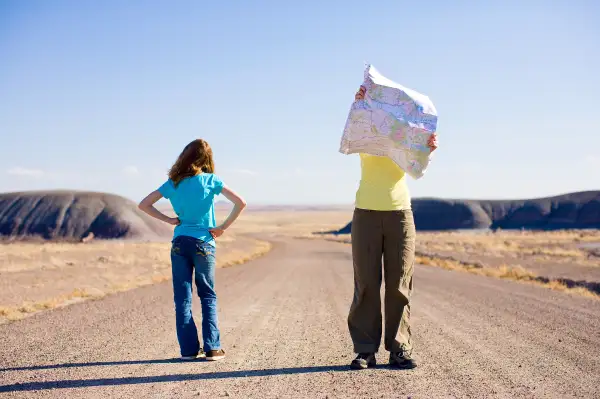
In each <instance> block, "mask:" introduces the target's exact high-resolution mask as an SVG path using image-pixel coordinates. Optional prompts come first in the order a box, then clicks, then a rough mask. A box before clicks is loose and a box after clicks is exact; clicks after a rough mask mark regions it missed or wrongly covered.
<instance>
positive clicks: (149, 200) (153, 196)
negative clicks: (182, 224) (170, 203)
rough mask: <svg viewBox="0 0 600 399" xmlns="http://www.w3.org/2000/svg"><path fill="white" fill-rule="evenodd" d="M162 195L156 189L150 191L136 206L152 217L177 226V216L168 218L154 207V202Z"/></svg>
mask: <svg viewBox="0 0 600 399" xmlns="http://www.w3.org/2000/svg"><path fill="white" fill-rule="evenodd" d="M162 197H163V196H162V194H161V193H160V192H159V191H158V190H155V191H152V192H151V193H150V194H148V195H147V196H146V198H144V199H143V200H142V201H141V202H140V203H139V205H138V208H140V210H142V211H144V212H146V213H147V214H148V215H150V216H152V217H153V218H156V219H158V220H160V221H163V222H165V223H169V224H172V225H173V226H177V225H178V224H179V219H178V218H170V217H168V216H167V215H165V214H164V213H162V212H161V211H159V210H158V209H156V208H155V207H154V204H155V203H156V202H157V201H158V200H159V199H161V198H162Z"/></svg>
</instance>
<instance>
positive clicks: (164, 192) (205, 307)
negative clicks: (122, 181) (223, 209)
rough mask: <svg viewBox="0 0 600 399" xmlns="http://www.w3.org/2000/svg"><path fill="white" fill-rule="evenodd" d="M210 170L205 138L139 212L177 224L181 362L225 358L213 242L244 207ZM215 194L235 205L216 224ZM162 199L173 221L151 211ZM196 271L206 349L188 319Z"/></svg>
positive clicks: (173, 251) (176, 285)
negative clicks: (221, 222) (219, 317)
mask: <svg viewBox="0 0 600 399" xmlns="http://www.w3.org/2000/svg"><path fill="white" fill-rule="evenodd" d="M214 172H215V165H214V162H213V154H212V150H211V148H210V146H209V145H208V143H207V142H206V141H204V140H201V139H197V140H194V141H192V142H191V143H189V144H188V145H187V146H186V147H185V148H184V149H183V151H182V152H181V154H180V155H179V158H177V161H176V162H175V164H174V165H173V167H172V168H171V170H170V171H169V180H167V181H166V182H165V183H164V184H163V185H162V186H161V187H160V188H159V189H158V190H156V191H153V192H152V193H150V194H149V195H148V196H147V197H146V198H144V199H143V200H142V202H140V204H139V208H140V209H141V210H142V211H144V212H146V213H147V214H148V215H150V216H152V217H155V218H156V219H159V220H162V221H163V222H166V223H169V224H172V225H174V226H176V227H175V233H174V237H173V245H172V247H171V264H172V272H173V293H174V298H175V319H176V323H177V339H178V341H179V347H180V350H181V358H182V359H183V360H193V359H196V358H198V357H201V358H206V359H207V360H220V359H223V358H224V357H225V351H224V350H223V349H222V348H221V340H220V333H219V328H218V327H217V294H216V292H215V288H214V280H215V264H216V262H215V247H216V244H215V238H218V237H220V236H221V235H222V234H223V233H224V232H225V230H227V229H228V228H229V226H231V225H232V224H233V222H234V221H235V220H236V219H237V218H238V216H239V215H240V214H241V212H242V210H243V209H244V208H245V206H246V203H245V202H244V200H243V199H242V197H240V196H239V195H238V194H236V193H235V192H233V191H232V190H230V189H229V188H228V187H227V186H225V185H224V184H223V181H221V179H220V178H219V177H218V176H217V175H215V174H214ZM219 194H223V195H224V196H225V198H227V199H228V200H230V201H231V202H233V204H234V207H233V210H232V211H231V213H230V215H229V216H228V217H227V219H226V220H225V222H223V224H221V225H220V226H217V225H216V221H215V210H214V198H215V196H217V195H219ZM163 197H164V198H167V199H168V200H169V201H170V202H171V205H172V206H173V210H174V211H175V213H176V214H177V217H176V218H170V217H168V216H166V215H165V214H163V213H161V212H160V211H158V210H157V209H156V208H155V207H154V204H155V203H156V201H158V200H160V199H161V198H163ZM194 269H195V270H196V272H195V282H196V288H197V290H198V296H199V297H200V302H201V304H202V338H203V340H204V348H201V347H200V343H199V341H198V331H197V330H196V325H195V324H194V318H193V317H192V272H193V270H194Z"/></svg>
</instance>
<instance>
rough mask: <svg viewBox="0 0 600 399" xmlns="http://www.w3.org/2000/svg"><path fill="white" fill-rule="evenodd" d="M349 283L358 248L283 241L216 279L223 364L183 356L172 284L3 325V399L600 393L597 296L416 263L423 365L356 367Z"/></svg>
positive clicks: (416, 328) (415, 310) (416, 322)
mask: <svg viewBox="0 0 600 399" xmlns="http://www.w3.org/2000/svg"><path fill="white" fill-rule="evenodd" d="M352 287H353V284H352V266H351V255H350V248H349V246H346V245H340V244H338V243H332V242H326V241H320V240H287V239H284V240H275V245H274V249H273V250H272V251H271V252H270V253H269V254H267V255H266V256H265V257H262V258H259V259H257V260H255V261H252V262H250V263H248V264H246V265H243V266H234V267H229V268H223V269H219V270H218V271H217V292H218V295H219V300H220V303H219V317H220V325H221V330H222V336H223V344H224V347H225V348H226V350H227V353H228V357H227V358H226V359H225V360H224V361H222V362H217V363H210V362H201V361H198V362H191V363H182V362H179V361H177V360H176V359H174V358H175V357H176V356H177V355H178V347H177V343H176V338H175V331H174V315H173V303H172V292H171V286H170V284H169V283H168V282H165V283H159V284H156V285H153V286H147V287H143V288H139V289H135V290H131V291H128V292H123V293H119V294H116V295H111V296H108V297H106V298H104V299H102V300H98V301H88V302H83V303H78V304H75V305H73V306H70V307H66V308H61V309H57V310H55V311H52V312H46V313H42V314H38V315H35V316H33V317H31V318H27V319H25V320H22V321H18V322H15V323H10V324H4V325H1V326H0V336H2V337H3V342H2V345H1V346H0V396H2V397H6V398H23V397H27V398H47V397H56V398H65V397H68V398H107V397H110V398H134V397H144V398H192V397H201V398H214V397H239V398H261V399H264V398H359V397H360V398H408V397H411V398H597V397H598V396H599V395H598V394H599V393H600V391H599V389H598V387H599V386H600V358H599V357H598V348H599V347H600V334H599V333H598V332H599V331H600V302H598V301H594V300H590V299H587V298H584V297H577V296H569V295H565V294H563V293H560V292H556V291H552V290H547V289H543V288H540V287H536V286H533V285H523V284H516V283H514V282H510V281H504V280H498V279H494V278H489V277H483V276H476V275H471V274H466V273H457V272H452V271H447V270H443V269H439V268H431V267H421V266H418V267H417V270H416V276H415V294H414V301H413V307H412V312H411V314H412V319H413V333H414V336H415V344H416V349H415V352H416V355H417V357H418V360H419V361H420V367H419V368H417V369H415V370H413V371H395V370H391V369H388V368H387V367H385V366H381V367H378V368H376V369H371V370H367V371H359V372H353V371H349V370H348V368H347V365H348V364H349V362H350V360H351V358H352V353H351V343H350V339H349V336H348V333H347V327H346V316H347V311H348V308H349V305H350V302H351V298H352ZM194 307H195V308H194V309H195V311H196V312H197V311H198V309H199V306H198V302H197V301H196V302H195V303H194ZM386 356H387V354H386V353H383V352H381V353H380V354H379V355H378V360H379V362H380V363H385V361H386Z"/></svg>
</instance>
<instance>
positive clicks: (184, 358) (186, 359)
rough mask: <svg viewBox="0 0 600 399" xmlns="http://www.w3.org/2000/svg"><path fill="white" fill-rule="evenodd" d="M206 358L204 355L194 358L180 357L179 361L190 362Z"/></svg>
mask: <svg viewBox="0 0 600 399" xmlns="http://www.w3.org/2000/svg"><path fill="white" fill-rule="evenodd" d="M205 357H206V355H205V354H204V353H203V354H201V355H196V356H181V357H180V359H181V360H183V361H186V362H189V361H192V360H198V359H204V358H205Z"/></svg>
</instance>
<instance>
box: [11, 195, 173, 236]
mask: <svg viewBox="0 0 600 399" xmlns="http://www.w3.org/2000/svg"><path fill="white" fill-rule="evenodd" d="M172 231H173V230H172V228H171V227H170V226H169V225H167V224H165V223H162V222H160V221H158V220H155V219H153V218H151V217H150V216H148V215H146V214H145V213H143V212H142V211H140V210H139V209H138V208H137V204H136V203H135V202H133V201H131V200H129V199H127V198H123V197H120V196H117V195H113V194H105V193H94V192H78V191H32V192H21V193H6V194H0V238H2V239H30V238H42V239H46V240H66V241H84V242H86V241H89V240H90V239H92V238H94V239H114V238H121V239H123V238H133V239H150V240H153V239H162V238H167V237H170V235H171V234H172Z"/></svg>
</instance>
